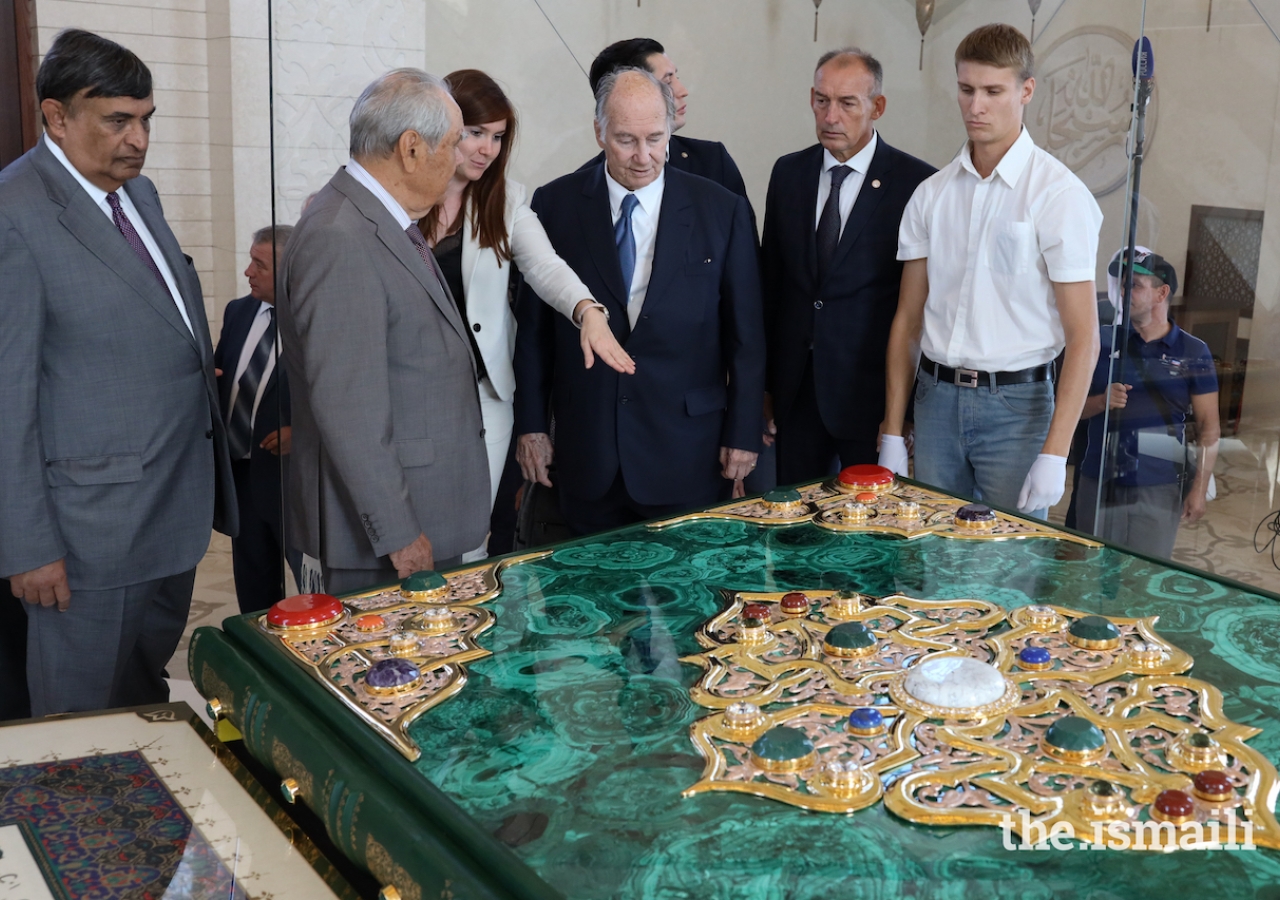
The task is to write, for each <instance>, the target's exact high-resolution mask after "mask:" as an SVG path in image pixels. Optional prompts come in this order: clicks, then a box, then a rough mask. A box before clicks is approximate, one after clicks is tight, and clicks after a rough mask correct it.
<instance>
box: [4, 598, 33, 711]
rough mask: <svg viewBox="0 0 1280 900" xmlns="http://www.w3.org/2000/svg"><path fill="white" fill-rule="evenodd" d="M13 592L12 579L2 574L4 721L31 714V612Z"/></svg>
mask: <svg viewBox="0 0 1280 900" xmlns="http://www.w3.org/2000/svg"><path fill="white" fill-rule="evenodd" d="M23 606H24V603H23V601H21V600H19V599H18V598H17V597H15V596H13V591H12V590H10V587H9V580H8V579H7V578H0V722H2V721H4V720H5V719H25V718H27V717H28V716H30V715H31V698H30V695H29V694H28V693H27V614H26V613H25V612H23V611H22V607H23Z"/></svg>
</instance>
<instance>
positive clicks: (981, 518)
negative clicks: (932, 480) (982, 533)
mask: <svg viewBox="0 0 1280 900" xmlns="http://www.w3.org/2000/svg"><path fill="white" fill-rule="evenodd" d="M995 520H996V514H995V512H994V511H993V510H992V509H991V507H990V506H983V505H982V504H981V503H967V504H965V505H964V506H962V507H960V508H959V509H957V510H956V521H957V522H994V521H995Z"/></svg>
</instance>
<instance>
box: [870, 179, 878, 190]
mask: <svg viewBox="0 0 1280 900" xmlns="http://www.w3.org/2000/svg"><path fill="white" fill-rule="evenodd" d="M871 186H872V187H873V188H878V187H880V179H879V178H876V179H874V180H873V181H872V182H871Z"/></svg>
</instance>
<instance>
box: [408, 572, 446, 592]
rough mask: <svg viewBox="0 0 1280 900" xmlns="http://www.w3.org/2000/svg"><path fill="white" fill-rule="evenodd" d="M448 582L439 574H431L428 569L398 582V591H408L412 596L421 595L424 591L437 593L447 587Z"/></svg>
mask: <svg viewBox="0 0 1280 900" xmlns="http://www.w3.org/2000/svg"><path fill="white" fill-rule="evenodd" d="M447 586H448V582H447V581H445V577H444V576H443V575H441V574H440V573H439V572H433V571H431V570H430V569H428V570H426V571H423V572H414V573H413V574H412V575H410V576H409V577H408V578H406V579H405V580H404V581H402V582H400V590H402V591H409V592H410V593H414V594H421V593H424V592H426V591H438V590H440V589H441V588H444V587H447Z"/></svg>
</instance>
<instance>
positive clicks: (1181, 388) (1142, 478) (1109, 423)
mask: <svg viewBox="0 0 1280 900" xmlns="http://www.w3.org/2000/svg"><path fill="white" fill-rule="evenodd" d="M1108 271H1109V272H1110V274H1112V275H1117V276H1118V275H1120V274H1121V272H1122V268H1121V261H1120V259H1118V258H1117V259H1115V260H1113V261H1112V262H1111V266H1110V268H1109V269H1108ZM1177 289H1178V276H1177V273H1176V272H1175V271H1174V268H1173V266H1172V265H1170V264H1169V263H1168V262H1166V261H1165V260H1164V259H1163V258H1162V257H1160V256H1159V255H1157V254H1155V253H1151V252H1145V253H1144V252H1142V251H1141V250H1140V249H1139V250H1137V251H1135V253H1134V264H1133V295H1132V298H1131V299H1130V302H1129V324H1128V326H1127V327H1126V326H1124V325H1123V324H1121V325H1117V326H1108V327H1106V328H1104V329H1102V352H1101V353H1100V354H1099V359H1098V365H1097V368H1096V369H1094V373H1093V383H1092V384H1091V385H1090V388H1089V397H1088V399H1087V400H1086V401H1085V405H1084V413H1083V417H1084V418H1086V419H1087V420H1088V421H1089V448H1088V450H1087V451H1086V452H1085V457H1084V461H1083V463H1082V464H1081V474H1080V486H1079V488H1078V490H1079V503H1078V507H1077V508H1078V512H1077V516H1078V518H1077V521H1078V523H1079V527H1080V528H1081V529H1082V530H1084V531H1091V532H1093V533H1095V534H1097V535H1098V536H1099V537H1102V538H1104V539H1106V540H1109V541H1114V542H1116V543H1119V544H1124V545H1125V546H1126V547H1128V548H1130V549H1133V550H1137V551H1138V552H1140V553H1146V554H1148V555H1150V556H1158V557H1161V558H1167V557H1168V556H1169V555H1170V554H1171V553H1172V552H1173V543H1174V539H1175V538H1176V537H1177V534H1178V524H1179V523H1180V522H1194V521H1196V520H1197V519H1199V518H1200V517H1201V516H1202V515H1204V505H1205V496H1206V493H1207V491H1208V488H1209V476H1210V474H1211V473H1212V472H1213V463H1214V461H1215V460H1216V459H1217V456H1218V437H1219V434H1220V429H1219V426H1218V379H1217V375H1216V374H1215V372H1214V366H1213V357H1212V356H1211V355H1210V354H1209V348H1208V347H1207V346H1206V345H1205V343H1204V341H1201V340H1199V339H1198V338H1194V337H1192V336H1191V335H1189V334H1187V333H1186V332H1185V331H1183V330H1182V329H1181V328H1179V327H1178V326H1177V325H1175V324H1174V323H1173V322H1170V321H1169V297H1170V296H1171V295H1172V294H1173V293H1174V291H1176V290H1177ZM1108 382H1110V386H1108ZM1108 410H1109V412H1108ZM1104 412H1106V415H1104ZM1188 416H1190V417H1191V422H1190V423H1188V421H1187V418H1188ZM1189 426H1190V427H1189ZM1193 437H1194V438H1195V439H1196V445H1195V446H1194V447H1192V446H1191V445H1190V444H1189V443H1188V442H1189V440H1190V439H1191V438H1193ZM1109 441H1110V442H1114V452H1112V448H1111V446H1109ZM1112 460H1113V461H1112ZM1103 471H1106V473H1107V479H1106V480H1107V481H1108V483H1107V484H1105V485H1100V484H1099V482H1100V481H1101V480H1103V479H1102V472H1103ZM1099 487H1101V489H1102V496H1101V498H1099V496H1098V492H1099Z"/></svg>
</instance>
